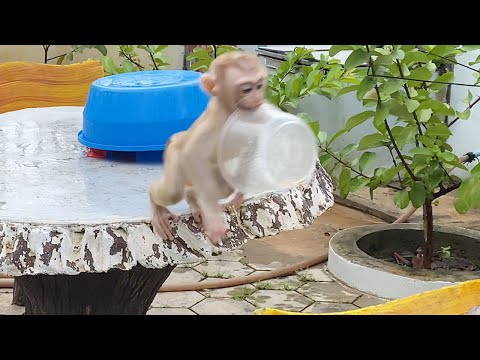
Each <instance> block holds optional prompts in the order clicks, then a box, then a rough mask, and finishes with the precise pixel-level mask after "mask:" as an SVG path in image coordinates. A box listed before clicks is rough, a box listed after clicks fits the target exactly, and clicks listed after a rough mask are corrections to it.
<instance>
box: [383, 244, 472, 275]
mask: <svg viewBox="0 0 480 360" xmlns="http://www.w3.org/2000/svg"><path fill="white" fill-rule="evenodd" d="M466 252H467V251H466V250H465V249H450V250H448V252H446V251H442V250H435V251H434V253H433V259H432V270H435V269H443V270H448V271H452V270H453V271H455V270H460V271H479V270H480V266H479V265H478V263H474V262H472V261H470V260H468V259H467V258H466ZM414 256H415V253H414V252H413V251H400V252H394V253H392V255H391V256H388V257H382V258H379V259H380V260H384V261H388V262H392V263H396V264H398V265H402V266H408V267H413V262H412V260H413V258H414Z"/></svg>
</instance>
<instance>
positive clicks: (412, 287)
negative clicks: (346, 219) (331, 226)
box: [327, 224, 480, 299]
mask: <svg viewBox="0 0 480 360" xmlns="http://www.w3.org/2000/svg"><path fill="white" fill-rule="evenodd" d="M434 236H435V238H434V245H435V247H440V246H448V245H450V246H452V248H455V247H459V248H464V249H466V250H468V252H467V254H468V255H469V256H470V257H471V258H472V259H479V258H480V232H478V231H474V230H468V229H462V228H453V227H448V226H435V227H434ZM422 242H423V227H422V224H374V225H366V226H359V227H354V228H350V229H346V230H342V231H339V232H338V233H337V234H335V235H334V236H333V237H332V239H331V240H330V244H329V252H328V265H327V267H328V270H329V271H330V272H331V273H332V275H333V276H335V277H336V278H338V279H339V280H340V281H343V282H344V283H346V284H347V285H349V286H351V287H353V288H355V289H358V290H360V291H363V292H366V293H368V294H372V295H375V296H379V297H383V298H387V299H398V298H402V297H406V296H410V295H413V294H417V293H421V292H424V291H428V290H434V289H438V288H441V287H444V286H449V285H454V284H456V283H460V282H463V281H467V280H472V279H478V278H480V271H445V270H425V269H414V268H409V267H403V266H399V265H396V264H394V263H389V262H386V261H383V260H379V259H377V258H375V257H373V256H370V255H368V253H372V252H375V253H381V252H389V253H391V252H392V251H394V250H395V251H402V250H404V249H415V248H416V247H417V246H418V245H421V244H422Z"/></svg>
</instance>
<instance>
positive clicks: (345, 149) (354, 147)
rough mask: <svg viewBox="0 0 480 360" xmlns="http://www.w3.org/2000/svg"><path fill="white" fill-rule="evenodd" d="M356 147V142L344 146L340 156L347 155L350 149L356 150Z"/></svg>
mask: <svg viewBox="0 0 480 360" xmlns="http://www.w3.org/2000/svg"><path fill="white" fill-rule="evenodd" d="M357 147H358V144H350V145H347V146H345V147H344V148H343V150H342V151H340V157H341V158H343V157H344V156H347V155H348V154H350V153H351V152H352V151H354V150H357Z"/></svg>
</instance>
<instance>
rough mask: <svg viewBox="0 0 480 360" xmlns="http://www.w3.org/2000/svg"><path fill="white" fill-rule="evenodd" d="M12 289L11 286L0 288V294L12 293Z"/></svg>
mask: <svg viewBox="0 0 480 360" xmlns="http://www.w3.org/2000/svg"><path fill="white" fill-rule="evenodd" d="M12 293H13V289H12V288H0V294H12Z"/></svg>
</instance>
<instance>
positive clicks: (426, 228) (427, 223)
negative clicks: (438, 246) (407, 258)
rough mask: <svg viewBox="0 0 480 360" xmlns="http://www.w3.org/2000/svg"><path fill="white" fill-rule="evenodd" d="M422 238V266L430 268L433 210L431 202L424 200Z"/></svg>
mask: <svg viewBox="0 0 480 360" xmlns="http://www.w3.org/2000/svg"><path fill="white" fill-rule="evenodd" d="M423 238H424V240H425V252H424V266H425V269H431V268H432V258H433V242H432V241H433V211H432V202H431V201H430V200H426V201H425V204H423Z"/></svg>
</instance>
